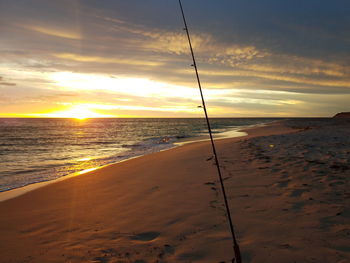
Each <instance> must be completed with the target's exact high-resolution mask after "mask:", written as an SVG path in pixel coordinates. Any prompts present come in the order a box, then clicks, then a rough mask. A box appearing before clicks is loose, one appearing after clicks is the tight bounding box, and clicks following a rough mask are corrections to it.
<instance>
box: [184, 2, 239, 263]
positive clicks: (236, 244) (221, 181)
mask: <svg viewBox="0 0 350 263" xmlns="http://www.w3.org/2000/svg"><path fill="white" fill-rule="evenodd" d="M179 5H180V9H181V14H182V19H183V22H184V25H185V28H184V30H185V31H186V34H187V39H188V44H189V46H190V50H191V55H192V61H193V64H192V65H191V66H193V67H194V70H195V72H196V78H197V83H198V87H199V91H200V94H201V99H202V105H203V110H204V114H205V119H206V121H207V126H208V131H209V136H210V141H211V146H212V150H213V154H214V158H215V164H216V167H217V172H218V175H219V179H220V184H221V190H222V194H223V197H224V201H225V207H226V214H227V217H228V221H229V224H230V230H231V235H232V240H233V251H234V254H235V256H234V258H233V259H232V263H235V260H236V261H237V263H241V262H242V259H241V251H240V249H239V245H238V242H237V240H236V236H235V231H234V228H233V223H232V218H231V213H230V208H229V205H228V201H227V196H226V191H225V186H224V182H223V180H222V175H221V170H220V165H219V160H218V157H217V154H216V149H215V144H214V140H213V135H212V132H211V127H210V122H209V118H208V113H207V108H206V106H205V101H204V96H203V92H202V86H201V82H200V79H199V74H198V68H197V63H196V59H195V56H194V52H193V48H192V43H191V38H190V33H189V30H188V27H187V22H186V18H185V13H184V10H183V8H182V3H181V0H179Z"/></svg>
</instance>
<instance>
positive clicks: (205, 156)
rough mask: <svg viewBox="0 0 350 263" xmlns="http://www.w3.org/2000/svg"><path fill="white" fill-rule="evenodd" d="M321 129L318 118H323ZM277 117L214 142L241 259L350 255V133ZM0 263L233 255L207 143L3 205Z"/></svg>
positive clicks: (221, 258) (343, 258) (345, 258)
mask: <svg viewBox="0 0 350 263" xmlns="http://www.w3.org/2000/svg"><path fill="white" fill-rule="evenodd" d="M321 126H322V125H321ZM321 126H320V125H319V126H317V125H316V124H315V123H309V124H308V123H303V124H300V123H298V124H293V123H285V122H284V123H282V122H279V123H274V124H270V125H268V126H265V127H259V128H254V129H250V130H248V131H247V132H248V133H249V136H246V137H240V138H232V139H222V140H217V147H218V153H219V158H220V165H221V168H222V171H223V176H224V178H225V185H226V188H227V190H226V191H227V194H228V198H229V202H230V207H231V212H232V218H233V222H234V225H235V229H236V233H237V238H238V241H239V243H240V246H241V251H242V256H243V262H291V263H292V262H344V263H345V262H349V261H350V241H349V237H350V223H349V222H350V192H349V177H350V164H349V163H350V160H349V151H350V146H349V145H350V144H349V138H350V134H349V132H350V129H349V127H350V126H349V125H345V124H344V125H338V126H337V127H336V129H335V128H334V127H328V126H325V127H323V126H322V127H321ZM0 214H1V217H0V233H1V235H0V244H1V245H0V255H1V256H0V262H133V263H142V262H208V263H209V262H211V263H212V262H230V260H231V259H232V255H233V251H232V241H231V237H230V232H229V227H228V224H227V220H226V216H225V210H224V207H223V201H222V195H221V191H220V188H219V183H218V180H217V174H216V167H215V165H214V163H213V158H212V153H211V148H210V144H209V143H208V142H197V143H192V144H187V145H184V146H180V147H177V148H175V149H171V150H167V151H163V152H160V153H154V154H150V155H147V156H143V157H139V158H135V159H132V160H129V161H126V162H122V163H118V164H113V165H110V166H107V167H104V168H102V169H98V170H95V171H92V172H89V173H86V174H83V175H80V176H76V177H72V178H69V179H67V180H62V181H59V182H56V183H53V184H49V185H46V186H44V187H42V188H39V189H36V190H33V191H30V192H27V193H25V194H23V195H21V196H19V197H16V198H13V199H10V200H6V201H3V202H0Z"/></svg>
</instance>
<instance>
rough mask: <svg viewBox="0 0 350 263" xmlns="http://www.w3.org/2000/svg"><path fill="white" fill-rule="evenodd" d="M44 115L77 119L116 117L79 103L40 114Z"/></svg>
mask: <svg viewBox="0 0 350 263" xmlns="http://www.w3.org/2000/svg"><path fill="white" fill-rule="evenodd" d="M40 115H41V116H42V117H51V118H72V119H77V120H84V119H88V118H105V117H115V116H111V115H106V114H100V113H97V112H94V111H92V110H90V109H89V108H87V107H85V106H84V105H78V106H75V107H72V108H71V109H69V110H65V111H56V112H51V113H45V114H40Z"/></svg>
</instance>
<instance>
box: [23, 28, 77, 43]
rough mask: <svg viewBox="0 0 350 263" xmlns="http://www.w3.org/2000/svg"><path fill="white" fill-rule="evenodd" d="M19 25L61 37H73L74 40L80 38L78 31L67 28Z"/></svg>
mask: <svg viewBox="0 0 350 263" xmlns="http://www.w3.org/2000/svg"><path fill="white" fill-rule="evenodd" d="M19 26H20V27H23V28H25V29H28V30H32V31H35V32H38V33H41V34H45V35H49V36H54V37H61V38H68V39H74V40H80V39H82V36H81V34H80V33H78V32H74V31H70V30H68V29H67V28H64V29H62V28H53V27H47V26H42V25H19Z"/></svg>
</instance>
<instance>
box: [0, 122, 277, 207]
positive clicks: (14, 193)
mask: <svg viewBox="0 0 350 263" xmlns="http://www.w3.org/2000/svg"><path fill="white" fill-rule="evenodd" d="M274 122H276V121H273V122H269V123H274ZM277 122H278V121H277ZM269 123H262V124H255V125H249V126H245V127H244V128H242V129H238V128H236V129H234V130H228V131H225V132H221V133H218V134H216V136H217V137H215V135H214V140H215V141H216V140H223V139H231V138H239V137H245V136H248V133H246V132H244V131H245V130H248V129H251V128H254V127H263V126H265V125H268V124H269ZM204 137H207V136H198V137H192V138H186V139H180V140H179V141H178V142H174V143H172V145H171V146H169V148H166V149H161V150H159V151H156V152H163V151H168V150H172V149H174V148H177V147H181V146H184V145H187V144H191V143H198V142H206V141H209V140H210V139H209V138H204ZM194 139H195V140H194ZM156 152H151V153H145V154H143V155H137V156H132V157H128V158H126V159H123V160H120V161H117V162H113V163H108V164H105V165H101V166H97V167H93V168H89V169H85V170H81V171H78V172H75V173H71V174H67V175H64V176H61V177H59V178H56V179H52V180H47V181H41V182H34V183H29V184H27V185H24V186H21V187H17V188H12V189H9V190H5V191H1V192H0V202H3V201H6V200H9V199H12V198H16V197H18V196H21V195H23V194H25V193H28V192H30V191H34V190H36V189H38V188H41V187H45V186H47V185H49V184H52V183H56V182H60V181H62V180H67V179H69V178H72V177H75V176H80V175H84V174H86V173H88V172H90V171H94V170H97V169H102V168H104V167H107V166H109V165H114V164H118V163H122V162H126V161H129V160H132V159H134V158H140V157H142V156H146V155H149V154H153V153H156Z"/></svg>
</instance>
